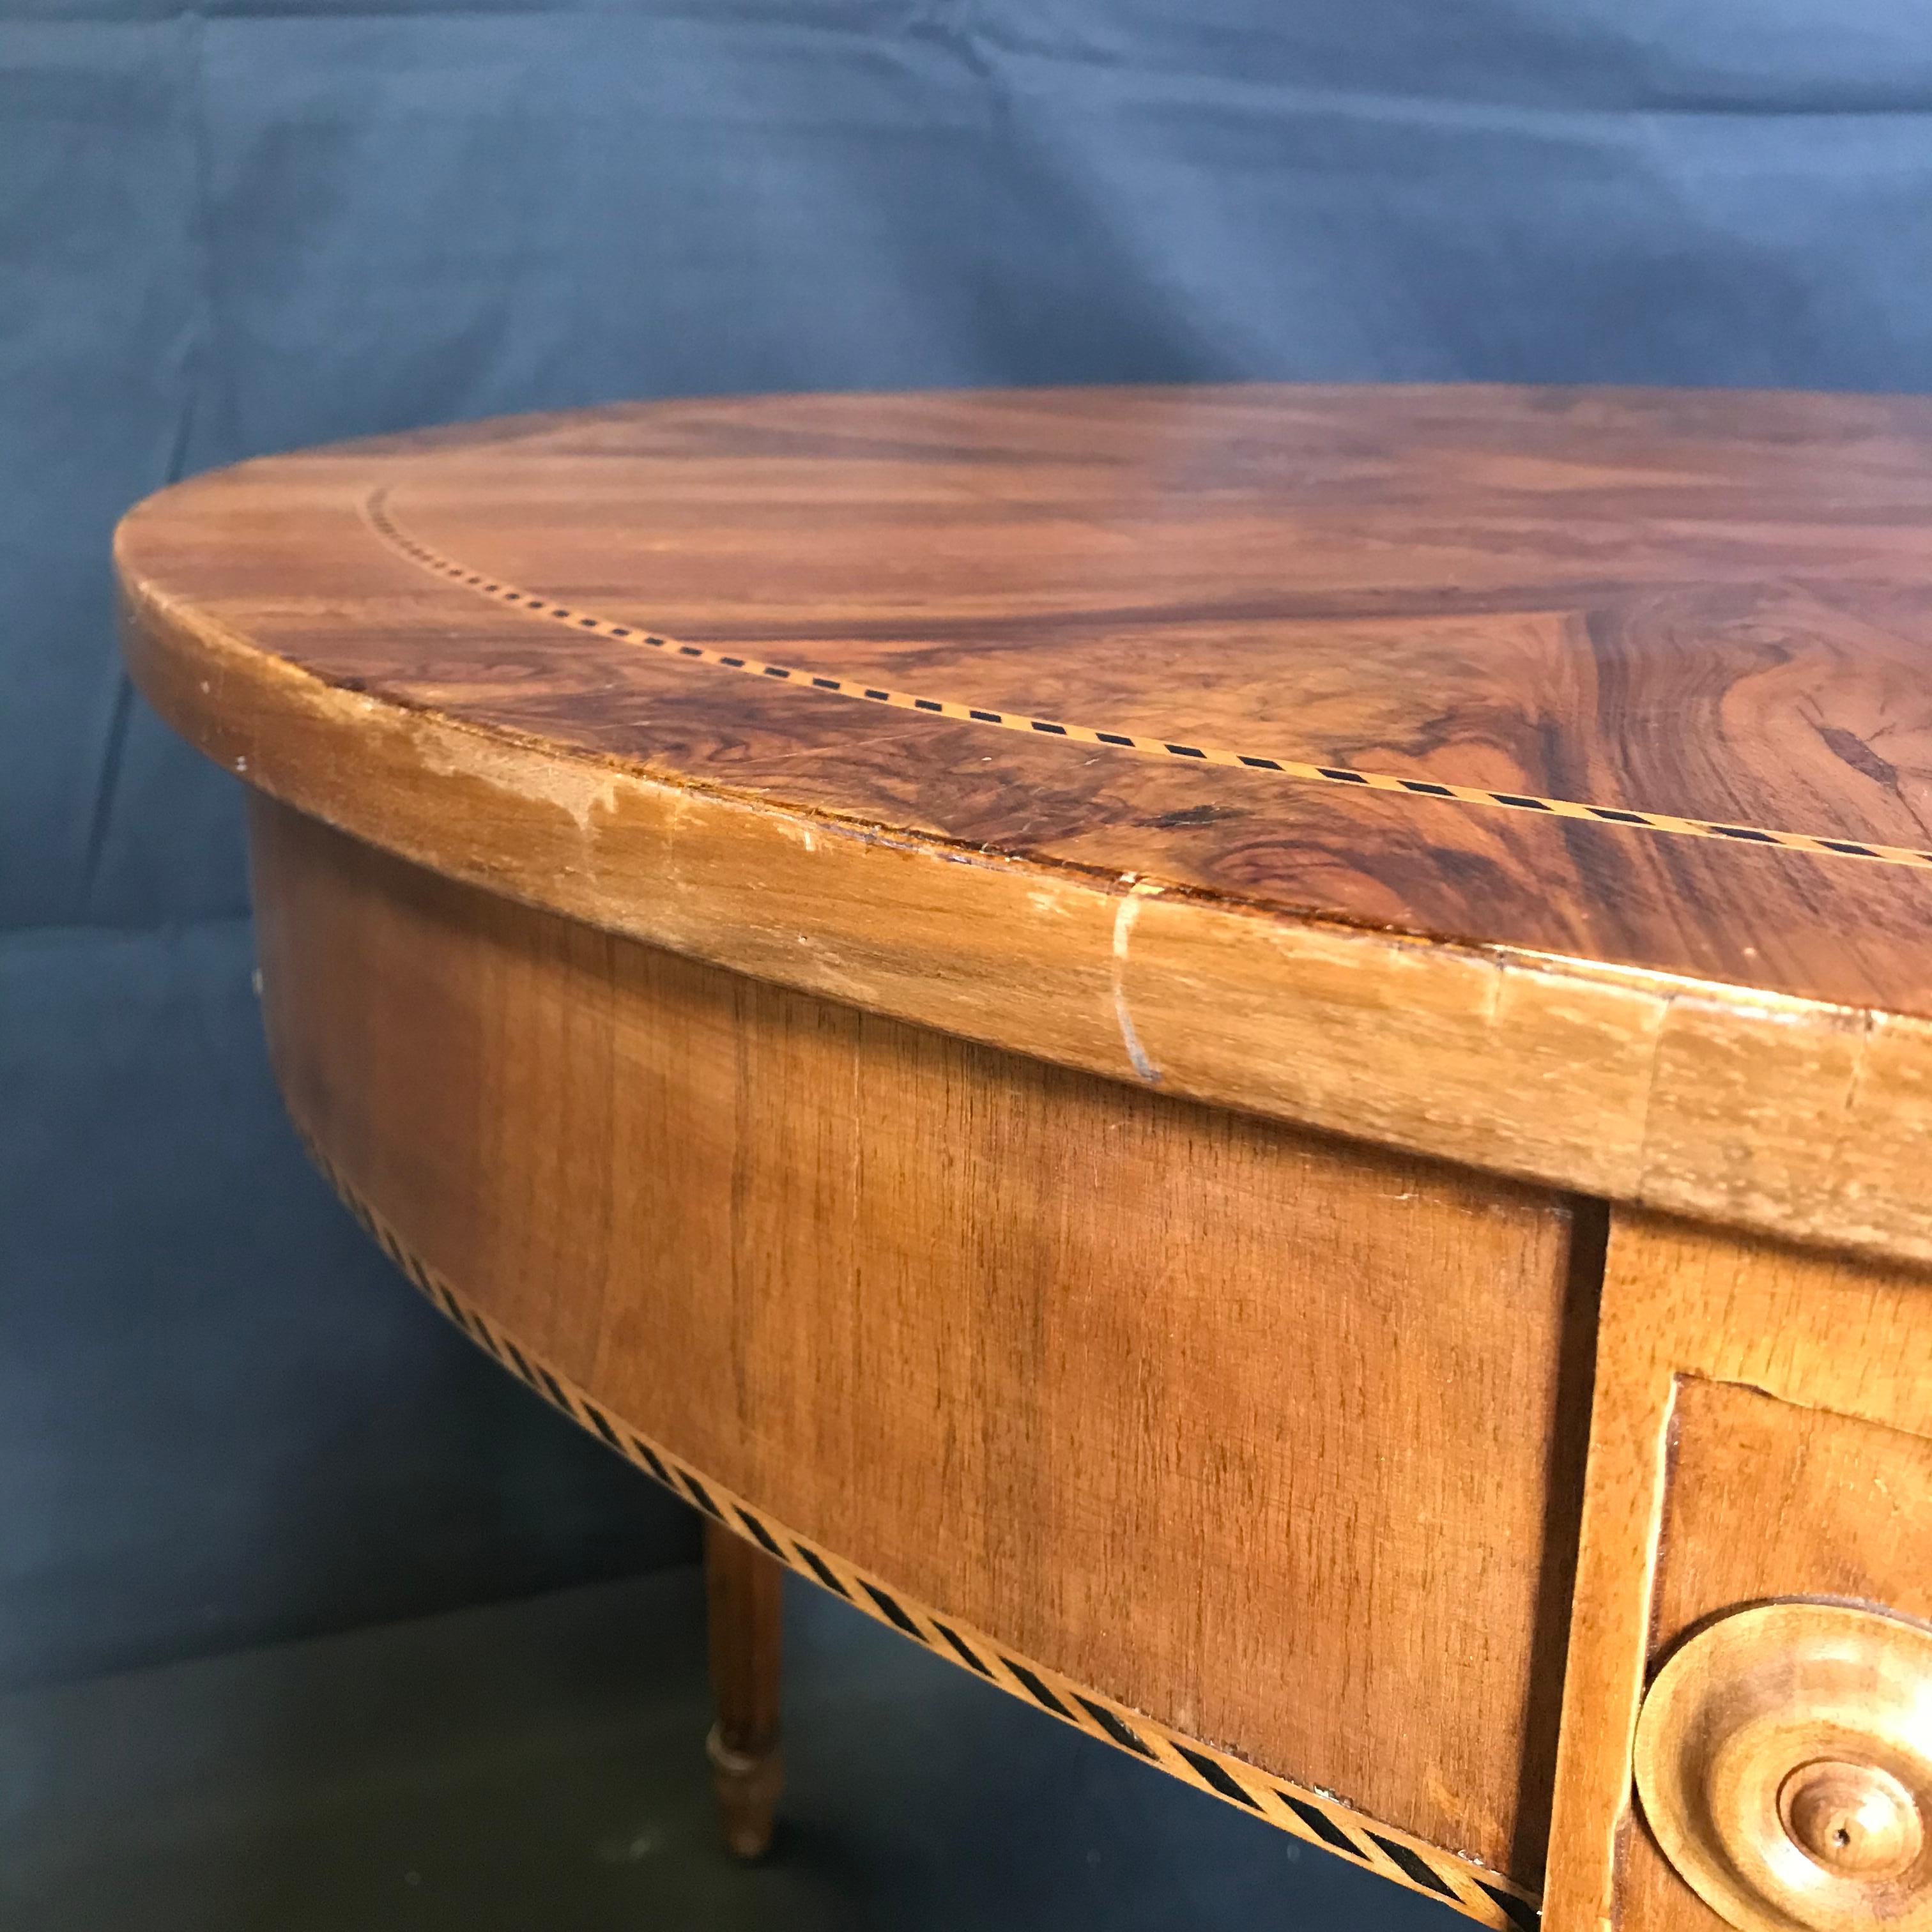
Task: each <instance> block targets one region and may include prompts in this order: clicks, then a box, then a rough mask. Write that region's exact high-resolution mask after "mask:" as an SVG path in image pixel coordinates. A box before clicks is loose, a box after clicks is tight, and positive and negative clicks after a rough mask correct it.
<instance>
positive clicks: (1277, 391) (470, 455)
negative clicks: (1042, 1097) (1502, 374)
mask: <svg viewBox="0 0 1932 1932" xmlns="http://www.w3.org/2000/svg"><path fill="white" fill-rule="evenodd" d="M1928 514H1932V402H1928V401H1927V400H1926V399H1924V398H1899V397H1894V398H1870V397H1862V398H1861V397H1844V396H1838V397H1825V396H1793V395H1745V394H1739V393H1726V394H1716V395H1699V394H1696V393H1687V392H1631V391H1618V392H1603V391H1594V392H1593V391H1568V390H1554V391H1550V390H1522V391H1518V390H1508V389H1494V388H1481V387H1469V388H1452V389H1430V388H1418V389H1297V388H1276V387H1268V386H1254V387H1247V388H1225V389H1220V388H1217V389H1188V390H1146V391H1100V392H1066V391H1061V392H1028V393H1024V394H1012V393H1008V394H982V395H965V396H962V395H920V396H897V397H892V396H865V397H808V398H779V397H765V398H738V399H733V400H722V401H721V400H718V399H704V400H689V401H678V402H673V403H664V404H653V405H649V406H643V407H634V408H623V409H616V410H603V411H595V412H589V413H583V414H581V415H577V416H565V417H560V418H548V419H529V420H524V421H520V422H509V423H505V424H499V425H493V426H483V427H472V428H469V429H466V430H463V431H453V432H440V433H436V434H428V435H424V436H421V437H400V438H389V439H383V440H378V441H377V442H374V443H368V444H363V445H359V446H349V447H345V448H344V449H337V450H334V451H325V452H315V453H312V454H309V455H295V456H289V457H282V458H272V459H269V460H266V461H263V462H259V463H251V464H248V465H245V466H242V467H241V468H240V469H236V470H234V471H232V472H225V473H223V474H222V475H218V476H214V477H211V478H199V479H196V480H195V481H193V482H190V483H189V484H184V485H182V486H180V487H177V488H176V489H174V490H169V491H167V492H165V493H163V494H161V495H160V496H158V497H157V498H156V499H153V500H152V501H151V502H149V503H148V505H145V506H143V507H142V508H140V509H139V510H138V511H136V512H134V513H133V515H131V516H130V518H129V519H128V520H127V523H125V524H124V526H123V529H122V530H121V536H120V539H119V552H118V554H119V558H120V568H121V575H122V580H123V583H124V587H125V589H126V592H127V612H128V643H129V652H130V663H131V664H132V665H133V668H134V670H135V673H136V676H138V677H139V679H140V680H141V681H142V685H143V688H144V689H145V690H146V691H148V694H149V695H150V696H151V697H152V698H153V700H154V702H155V703H157V705H158V706H160V709H161V710H162V712H163V714H164V715H166V716H167V717H168V718H170V719H171V720H172V721H173V722H174V723H175V724H177V725H178V727H180V728H181V730H184V731H185V732H186V733H188V734H189V735H190V736H191V737H192V738H193V739H194V740H195V742H197V743H198V744H199V745H201V746H202V748H204V749H205V751H208V753H209V754H210V755H211V756H213V757H217V758H219V759H220V760H221V761H222V762H223V763H224V764H226V766H229V768H230V769H233V770H236V771H237V772H240V773H242V775H245V777H246V778H248V780H249V781H250V782H251V784H255V785H257V786H259V787H262V788H263V789H266V790H269V792H271V793H273V794H275V795H276V796H279V797H281V798H282V799H284V800H286V801H287V802H290V803H292V804H293V805H297V806H299V807H300V808H302V809H303V810H304V811H307V812H308V813H309V814H311V815H313V816H316V817H322V818H324V819H326V820H329V821H330V822H332V823H335V824H337V825H338V826H341V827H342V828H344V829H348V830H350V831H352V832H355V833H356V834H357V835H359V836H361V837H363V838H365V839H367V840H368V841H371V842H374V843H377V844H382V845H384V846H386V847H388V848H389V849H391V850H395V851H398V852H399V853H402V854H404V856H409V857H411V858H413V859H416V860H418V861H419V862H422V863H425V864H427V865H430V866H431V867H432V868H435V869H437V870H440V871H444V872H446V873H450V874H455V875H458V876H460V877H464V878H466V879H469V880H473V881H475V882H478V883H484V884H487V885H488V886H492V887H493V888H494V889H499V890H501V891H504V892H510V893H511V894H514V895H517V896H519V897H521V898H526V899H529V900H531V901H535V902H537V903H540V904H544V905H546V906H547V907H550V909H552V910H558V911H561V912H564V913H568V914H569V915H570V916H574V917H577V918H580V919H586V920H588V921H590V922H594V923H596V924H599V925H601V926H605V927H607V928H609V929H613V930H616V931H621V932H626V933H628V934H629V935H631V936H632V937H635V938H643V939H645V940H646V941H649V942H650V943H652V944H658V945H661V946H664V947H667V948H669V949H670V950H676V951H680V952H683V953H687V954H689V955H691V956H697V957H701V958H704V959H708V960H710V961H712V962H713V963H717V964H721V965H728V966H730V967H732V968H734V969H736V970H739V971H745V972H748V973H751V974H754V975H755V976H757V977H760V978H764V979H767V980H773V981H777V982H782V983H786V984H789V985H791V986H795V987H799V988H801V989H805V990H808V991H810V992H814V993H817V994H819V995H823V996H824V997H826V998H832V999H835V1000H838V1001H841V1002H844V1003H847V1004H853V1005H856V1006H859V1007H865V1008H867V1009H868V1010H873V1011H877V1012H885V1013H891V1014H892V1015H894V1016H896V1017H898V1018H901V1019H910V1020H913V1021H914V1022H917V1023H919V1024H922V1025H934V1026H938V1027H941V1028H945V1029H946V1030H947V1031H953V1032H956V1033H959V1034H965V1035H967V1036H968V1037H974V1038H977V1039H980V1040H983V1041H985V1042H986V1043H990V1044H993V1045H997V1046H1002V1047H1004V1048H1007V1049H1011V1050H1014V1051H1017V1052H1024V1053H1026V1054H1028V1055H1034V1056H1037V1057H1041V1058H1052V1059H1054V1060H1056V1061H1060V1062H1061V1063H1062V1064H1068V1065H1072V1066H1076V1067H1081V1068H1083V1069H1085V1070H1090V1071H1097V1072H1101V1073H1109V1074H1112V1075H1115V1076H1118V1077H1121V1078H1123V1079H1137V1080H1140V1081H1142V1082H1145V1083H1147V1084H1149V1085H1159V1086H1160V1087H1161V1088H1162V1089H1163V1091H1166V1092H1168V1093H1182V1094H1188V1095H1190V1096H1191V1097H1195V1098H1198V1099H1202V1100H1209V1101H1212V1102H1215V1103H1222V1104H1228V1105H1233V1106H1241V1107H1244V1108H1246V1109H1252V1110H1254V1111H1258V1112H1265V1113H1268V1114H1270V1115H1274V1116H1277V1117H1278V1118H1285V1119H1289V1120H1292V1121H1296V1122H1298V1123H1299V1124H1304V1125H1307V1126H1311V1127H1319V1128H1322V1129H1323V1130H1329V1131H1334V1132H1340V1133H1349V1134H1352V1135H1355V1136H1359V1137H1361V1138H1364V1139H1373V1140H1376V1141H1377V1142H1380V1143H1382V1144H1384V1145H1395V1146H1400V1147H1402V1148H1406V1149H1408V1150H1409V1151H1415V1152H1420V1153H1424V1154H1430V1155H1433V1156H1437V1157H1445V1158H1449V1159H1453V1160H1459V1161H1463V1162H1466V1163H1469V1164H1471V1165H1474V1166H1481V1167H1484V1168H1485V1169H1489V1170H1490V1171H1493V1172H1503V1173H1508V1174H1511V1175H1516V1176H1518V1177H1520V1178H1528V1179H1531V1180H1533V1181H1538V1182H1539V1183H1541V1184H1548V1185H1551V1186H1554V1187H1561V1188H1564V1189H1566V1190H1575V1191H1578V1192H1587V1193H1597V1194H1601V1195H1604V1196H1610V1197H1612V1198H1615V1199H1621V1200H1628V1201H1632V1202H1640V1203H1642V1204H1643V1205H1647V1206H1649V1207H1652V1208H1660V1209H1666V1210H1670V1211H1676V1212H1680V1213H1685V1214H1694V1215H1698V1216H1702V1217H1710V1218H1713V1219H1718V1220H1726V1221H1730V1222H1735V1223H1740V1224H1743V1225H1747V1226H1753V1227H1756V1228H1758V1229H1769V1230H1773V1231H1776V1232H1780V1233H1782V1234H1784V1235H1790V1236H1792V1237H1795V1238H1805V1239H1811V1240H1817V1241H1824V1242H1829V1243H1831V1244H1835V1245H1843V1246H1849V1247H1861V1248H1863V1249H1865V1250H1869V1251H1873V1252H1882V1253H1891V1254H1894V1255H1898V1256H1906V1257H1915V1258H1917V1259H1920V1260H1924V1261H1928V1262H1932V1168H1928V1167H1927V1164H1926V1163H1924V1162H1922V1161H1918V1160H1913V1159H1912V1158H1910V1157H1909V1154H1907V1153H1906V1152H1903V1150H1909V1148H1911V1147H1912V1146H1913V1145H1915V1144H1916V1143H1917V1142H1918V1141H1919V1140H1920V1139H1922V1137H1923V1136H1924V1134H1925V1133H1927V1131H1932V996H1928V993H1927V989H1928V987H1932V978H1928V977H1927V973H1926V971H1925V961H1926V958H1927V950H1928V947H1932V894H1929V893H1928V886H1932V846H1928V844H1927V839H1926V834H1925V830H1924V828H1925V826H1926V825H1927V823H1932V819H1928V816H1927V814H1928V811H1932V697H1928V691H1932V685H1928V684H1927V680H1926V679H1925V677H1924V670H1923V663H1924V652H1925V650H1926V649H1927V643H1928V640H1932V575H1929V574H1928V571H1927V565H1926V561H1925V557H1924V546H1923V544H1921V542H1920V541H1918V537H1917V534H1916V533H1917V532H1918V531H1919V530H1920V529H1921V528H1922V526H1924V522H1925V520H1926V518H1927V515H1928Z"/></svg>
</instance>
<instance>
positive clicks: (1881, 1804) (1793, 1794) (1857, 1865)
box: [1778, 1758, 1925, 1878]
mask: <svg viewBox="0 0 1932 1932" xmlns="http://www.w3.org/2000/svg"><path fill="white" fill-rule="evenodd" d="M1778 1817H1779V1819H1780V1820H1781V1821H1782V1823H1783V1824H1784V1829H1785V1832H1786V1834H1787V1836H1788V1837H1789V1838H1790V1840H1791V1842H1792V1843H1793V1844H1794V1845H1796V1846H1797V1847H1798V1849H1799V1850H1800V1851H1801V1852H1804V1853H1805V1855H1806V1856H1807V1857H1808V1858H1813V1859H1815V1860H1816V1861H1817V1863H1818V1864H1821V1865H1823V1867H1825V1868H1826V1870H1828V1871H1835V1872H1839V1873H1843V1875H1844V1876H1846V1877H1847V1878H1894V1877H1896V1876H1897V1875H1898V1873H1900V1872H1902V1871H1904V1870H1907V1869H1909V1867H1910V1866H1911V1865H1912V1864H1913V1863H1914V1862H1915V1861H1916V1860H1917V1858H1918V1855H1919V1853H1920V1852H1921V1851H1923V1850H1924V1846H1925V1827H1924V1822H1923V1820H1921V1818H1920V1817H1919V1815H1918V1800H1917V1799H1915V1797H1913V1796H1912V1793H1910V1792H1909V1790H1906V1787H1904V1786H1903V1784H1900V1782H1899V1781H1898V1780H1897V1778H1894V1777H1893V1776H1892V1775H1891V1772H1888V1771H1882V1770H1880V1769H1879V1767H1878V1766H1876V1765H1875V1764H1846V1763H1843V1761H1842V1760H1839V1759H1837V1758H1820V1760H1818V1761H1817V1763H1815V1764H1801V1765H1800V1766H1799V1767H1798V1769H1796V1771H1794V1772H1793V1773H1792V1774H1791V1775H1790V1777H1789V1778H1787V1779H1786V1780H1785V1781H1784V1785H1783V1787H1782V1788H1781V1790H1779V1792H1778Z"/></svg>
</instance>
